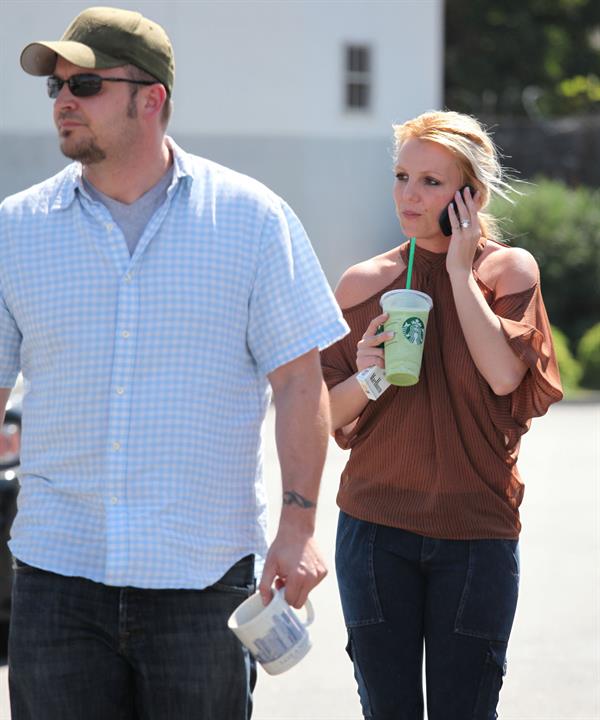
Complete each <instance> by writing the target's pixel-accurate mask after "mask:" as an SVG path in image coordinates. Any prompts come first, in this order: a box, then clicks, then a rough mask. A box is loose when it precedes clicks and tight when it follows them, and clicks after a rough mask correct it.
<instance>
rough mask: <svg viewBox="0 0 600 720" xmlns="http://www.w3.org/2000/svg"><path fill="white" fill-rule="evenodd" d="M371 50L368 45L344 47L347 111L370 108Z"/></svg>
mask: <svg viewBox="0 0 600 720" xmlns="http://www.w3.org/2000/svg"><path fill="white" fill-rule="evenodd" d="M371 64H372V63H371V48H370V47H369V46H368V45H346V47H345V70H346V75H345V106H346V109H347V110H369V109H370V107H371Z"/></svg>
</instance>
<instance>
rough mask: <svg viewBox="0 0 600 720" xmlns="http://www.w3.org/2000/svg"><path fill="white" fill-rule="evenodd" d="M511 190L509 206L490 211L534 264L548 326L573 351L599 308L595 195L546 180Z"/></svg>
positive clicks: (599, 207) (501, 203)
mask: <svg viewBox="0 0 600 720" xmlns="http://www.w3.org/2000/svg"><path fill="white" fill-rule="evenodd" d="M517 188H518V190H519V191H520V192H522V193H523V195H522V196H518V195H515V196H514V199H515V204H514V205H511V204H510V203H509V202H506V201H505V200H498V199H497V200H495V201H494V203H493V204H492V208H491V210H492V212H493V214H494V215H495V216H496V217H498V218H499V219H500V220H501V227H502V229H503V232H504V238H505V239H506V240H508V241H509V243H510V244H511V245H514V246H518V247H523V248H526V249H527V250H529V251H530V252H531V253H532V255H533V256H534V257H535V259H536V260H537V262H538V265H539V266H540V273H541V279H542V292H543V295H544V301H545V303H546V308H547V310H548V315H549V316H550V320H551V322H552V323H553V324H555V325H557V326H558V327H560V328H561V329H562V330H563V332H564V333H565V334H566V335H567V337H568V338H569V340H570V344H571V348H572V349H575V347H576V346H577V342H578V340H579V339H580V338H581V336H582V335H583V333H584V332H585V331H586V330H587V329H588V328H589V327H591V326H592V325H593V324H594V323H596V322H597V320H598V308H600V190H598V189H596V190H593V189H591V188H585V187H580V188H577V189H575V190H572V189H569V188H568V187H566V186H565V185H564V184H563V183H562V182H557V181H553V180H547V179H538V180H536V181H535V182H534V183H532V184H531V185H528V184H525V183H518V185H517Z"/></svg>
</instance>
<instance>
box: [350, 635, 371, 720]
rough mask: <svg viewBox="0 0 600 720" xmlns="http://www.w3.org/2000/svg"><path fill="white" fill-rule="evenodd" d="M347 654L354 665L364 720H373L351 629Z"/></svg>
mask: <svg viewBox="0 0 600 720" xmlns="http://www.w3.org/2000/svg"><path fill="white" fill-rule="evenodd" d="M346 652H347V653H348V657H349V658H350V660H352V665H353V667H354V679H355V680H356V685H357V688H358V697H359V700H360V705H361V708H362V712H363V716H364V720H372V718H373V712H372V710H371V702H370V700H369V693H368V691H367V686H366V684H365V681H364V678H363V675H362V672H361V670H360V663H359V662H358V659H357V657H356V653H355V652H354V645H353V642H352V630H351V629H349V630H348V643H347V644H346Z"/></svg>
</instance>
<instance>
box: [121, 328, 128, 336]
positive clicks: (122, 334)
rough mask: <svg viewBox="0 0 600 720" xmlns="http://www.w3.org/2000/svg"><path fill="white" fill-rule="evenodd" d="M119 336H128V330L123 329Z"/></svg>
mask: <svg viewBox="0 0 600 720" xmlns="http://www.w3.org/2000/svg"><path fill="white" fill-rule="evenodd" d="M121 337H124V338H128V337H129V330H123V332H122V333H121Z"/></svg>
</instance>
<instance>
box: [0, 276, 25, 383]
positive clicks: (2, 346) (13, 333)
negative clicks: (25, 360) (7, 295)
mask: <svg viewBox="0 0 600 720" xmlns="http://www.w3.org/2000/svg"><path fill="white" fill-rule="evenodd" d="M20 350H21V333H20V332H19V328H18V327H17V324H16V322H15V320H14V318H13V316H12V314H11V312H10V310H9V309H8V307H7V306H6V303H5V301H4V297H3V295H2V291H1V289H0V387H3V388H12V386H13V385H14V384H15V382H16V380H17V375H18V374H19V369H20Z"/></svg>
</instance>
